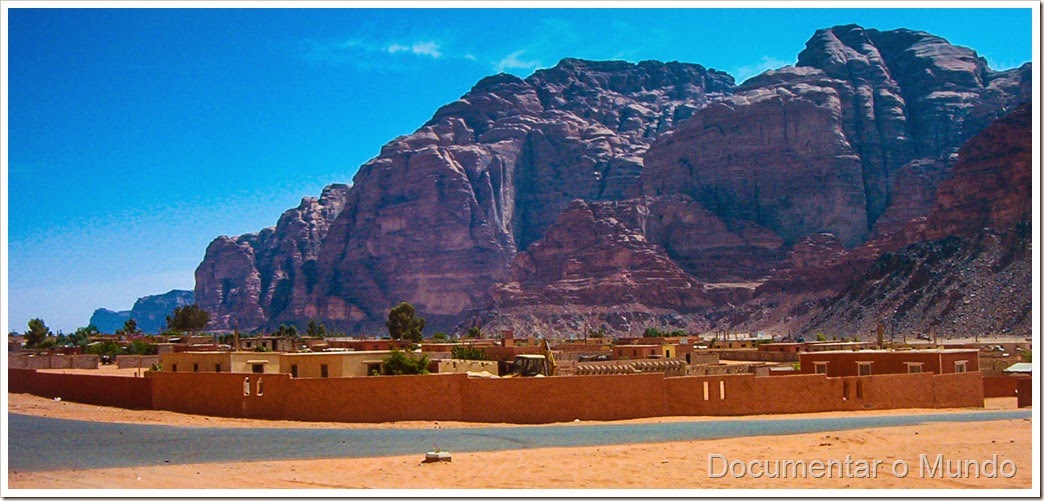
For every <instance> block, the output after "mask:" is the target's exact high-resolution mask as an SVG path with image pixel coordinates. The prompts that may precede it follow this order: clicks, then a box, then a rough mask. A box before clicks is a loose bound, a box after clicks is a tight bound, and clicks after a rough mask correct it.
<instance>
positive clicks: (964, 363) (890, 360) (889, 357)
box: [798, 349, 979, 377]
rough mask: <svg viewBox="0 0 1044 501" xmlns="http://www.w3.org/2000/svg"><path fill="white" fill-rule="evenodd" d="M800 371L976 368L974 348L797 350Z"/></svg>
mask: <svg viewBox="0 0 1044 501" xmlns="http://www.w3.org/2000/svg"><path fill="white" fill-rule="evenodd" d="M798 359H799V361H800V363H801V371H800V372H801V373H802V374H826V375H827V376H829V377H845V376H875V375H878V374H907V373H917V372H929V373H932V374H952V373H960V372H976V371H978V370H979V352H978V350H939V349H932V350H903V351H891V350H859V351H820V352H808V353H800V354H798Z"/></svg>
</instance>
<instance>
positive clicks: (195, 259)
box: [4, 8, 1032, 332]
mask: <svg viewBox="0 0 1044 501" xmlns="http://www.w3.org/2000/svg"><path fill="white" fill-rule="evenodd" d="M1031 16H1032V11H1031V10H1030V9H1028V8H1026V9H1018V10H1015V9H930V10H929V9H731V10H730V9H647V10H618V9H585V10H578V9H540V10H538V9H521V10H518V9H511V10H508V9H485V10H473V9H445V10H439V9H423V10H422V9H321V10H320V9H301V10H281V9H233V10H225V9H220V10H219V9H193V10H187V9H121V10H104V9H11V10H9V26H8V27H7V29H5V32H6V33H7V34H8V36H9V58H8V71H7V72H5V75H7V77H8V84H9V87H8V88H9V109H8V110H7V111H8V119H9V132H8V137H7V142H6V146H7V147H8V148H9V149H8V163H7V165H6V166H5V167H6V175H7V179H6V182H7V183H8V188H9V197H8V204H9V213H8V218H9V219H8V228H7V230H8V256H9V275H8V276H7V277H5V278H6V279H7V280H8V281H9V282H8V285H9V297H7V298H5V299H4V300H5V301H7V304H8V318H7V319H6V320H9V324H7V325H5V328H9V329H15V330H17V331H19V332H21V331H23V330H25V325H26V322H27V321H28V320H29V319H30V318H33V317H41V318H43V319H44V320H45V321H46V322H47V324H48V326H50V327H51V328H52V329H62V330H65V331H67V332H69V331H72V330H73V329H75V328H76V327H78V326H82V325H86V323H87V321H88V319H89V318H90V315H91V313H92V311H93V310H94V309H95V308H99V307H105V308H110V309H115V310H118V309H130V307H131V306H132V304H133V303H134V301H135V299H136V298H138V297H141V296H144V295H149V294H159V293H163V292H166V291H167V290H170V289H172V288H180V289H192V287H193V285H194V279H193V272H194V270H195V267H196V266H197V265H198V264H199V262H200V261H201V260H202V258H203V253H204V250H205V249H206V246H207V244H208V243H209V242H210V241H211V240H212V239H213V238H214V237H216V236H218V235H238V234H241V233H245V232H252V231H257V230H259V229H261V228H263V227H266V226H271V225H273V224H275V221H276V219H277V218H278V216H279V214H280V213H282V211H284V210H285V209H287V208H290V207H293V206H296V205H297V204H298V203H299V201H300V199H301V197H303V196H317V195H318V194H319V192H320V191H321V190H322V187H323V186H325V185H326V184H329V183H332V182H350V180H351V178H352V176H353V175H354V174H355V171H356V169H357V168H358V166H359V165H360V164H362V163H364V162H365V161H366V160H368V159H370V158H372V157H373V156H375V155H376V154H377V153H378V152H379V150H380V147H381V145H383V144H384V143H386V142H387V141H388V140H390V139H392V138H394V137H395V136H398V135H401V134H407V133H410V132H412V131H413V130H415V129H416V128H417V127H418V126H420V125H421V124H422V123H423V122H425V121H426V120H427V119H428V118H430V117H431V115H432V113H433V112H434V111H435V110H436V109H437V108H438V107H439V106H440V105H442V104H445V103H448V102H451V101H453V100H455V99H456V98H458V97H459V96H460V95H462V94H464V93H465V92H467V91H468V89H469V88H470V87H471V85H472V84H474V83H475V82H476V81H477V80H479V79H480V78H482V77H483V76H486V75H489V74H493V73H496V72H499V71H505V72H508V73H513V74H516V75H519V76H523V77H524V76H527V75H529V74H530V73H532V71H533V70H534V69H536V68H541V67H548V66H552V65H554V64H555V63H556V62H557V61H558V60H560V59H561V58H563V57H580V58H588V59H625V60H628V61H634V62H637V61H640V60H644V59H657V60H663V61H670V60H679V61H685V62H693V63H699V64H702V65H704V66H707V67H711V68H716V69H720V70H725V71H728V72H729V73H731V74H732V75H734V76H736V77H737V80H742V79H744V78H746V77H749V76H753V75H755V74H757V73H759V72H761V71H763V70H765V69H769V68H776V67H779V66H783V65H786V64H792V63H794V62H795V61H796V59H797V54H798V52H800V51H801V49H802V48H803V47H804V43H805V41H806V40H808V38H809V37H810V36H811V35H812V34H813V32H814V31H815V30H816V29H818V28H826V27H830V26H835V25H840V24H849V23H856V24H860V25H862V26H864V27H868V28H878V29H893V28H899V27H904V28H911V29H918V30H924V31H928V32H931V33H935V34H937V35H940V36H943V37H945V38H947V39H948V40H950V41H951V42H953V43H955V44H959V45H965V46H968V47H971V48H973V49H975V50H977V51H978V52H979V53H980V54H981V55H983V56H984V57H986V58H987V60H988V61H989V62H990V64H991V66H992V67H994V68H995V69H1002V68H1010V67H1014V66H1018V65H1020V64H1022V63H1023V62H1026V61H1029V60H1030V59H1031V54H1032V38H1031V34H1032V24H1031V23H1032V17H1031Z"/></svg>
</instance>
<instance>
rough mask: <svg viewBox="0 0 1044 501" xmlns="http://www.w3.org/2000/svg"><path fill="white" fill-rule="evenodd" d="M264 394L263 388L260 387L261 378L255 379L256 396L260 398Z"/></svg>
mask: <svg viewBox="0 0 1044 501" xmlns="http://www.w3.org/2000/svg"><path fill="white" fill-rule="evenodd" d="M264 394H265V389H264V387H263V386H261V378H257V396H259V397H260V396H261V395H264Z"/></svg>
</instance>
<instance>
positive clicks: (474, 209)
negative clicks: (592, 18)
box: [197, 59, 733, 329]
mask: <svg viewBox="0 0 1044 501" xmlns="http://www.w3.org/2000/svg"><path fill="white" fill-rule="evenodd" d="M732 86H733V80H732V77H730V76H728V75H726V74H724V73H720V72H715V71H713V70H707V69H705V68H703V67H702V66H699V65H693V64H682V63H666V64H664V63H659V62H652V61H649V62H642V63H639V64H631V63H626V62H621V61H609V62H592V61H582V60H576V59H565V60H563V61H562V62H560V63H559V64H558V65H557V66H555V67H554V68H550V69H546V70H539V71H537V72H536V73H534V74H533V75H532V76H530V77H529V78H527V79H525V80H522V79H519V78H516V77H513V76H510V75H505V74H501V75H496V76H492V77H488V78H485V79H483V80H481V81H480V82H478V83H477V84H476V85H475V86H474V87H473V88H472V90H471V91H470V92H468V93H467V94H465V95H464V96H462V97H461V99H460V100H458V101H456V102H453V103H450V104H448V105H446V106H444V107H442V108H441V109H439V110H438V111H437V112H436V113H435V115H434V116H433V118H432V119H431V120H430V121H429V122H428V123H427V124H425V125H424V126H423V127H421V128H420V129H419V130H417V131H416V132H415V133H413V134H410V135H408V136H403V137H400V138H397V139H395V140H393V141H392V142H390V143H389V144H387V145H385V146H384V148H382V150H381V154H380V155H379V156H378V157H377V158H375V159H373V160H371V161H370V162H367V163H366V164H365V165H363V166H362V167H361V168H360V169H359V172H358V174H357V175H356V177H355V179H354V188H353V189H352V190H351V193H350V194H349V195H347V196H346V198H345V202H344V208H343V210H342V211H341V212H340V213H339V216H338V217H337V218H336V220H334V218H331V217H325V216H324V217H321V218H317V221H318V220H321V221H325V222H327V223H330V221H333V222H332V223H330V227H329V230H328V231H329V238H327V239H325V240H323V239H322V238H319V239H316V238H313V236H319V235H321V234H322V233H323V232H322V231H320V230H321V228H319V227H316V228H312V229H309V230H308V231H304V230H300V229H298V230H295V228H298V226H294V225H291V224H286V225H284V224H283V221H282V220H281V221H280V225H277V227H276V228H275V229H274V230H271V231H269V230H265V231H262V232H261V233H259V234H258V235H256V236H251V235H245V236H243V237H238V238H237V239H230V240H231V241H222V242H218V241H215V243H214V244H212V247H213V253H210V252H209V251H208V256H210V255H213V256H214V259H218V260H220V259H226V258H227V259H230V260H232V261H234V262H236V263H239V264H240V265H236V266H228V265H218V264H216V263H214V262H212V261H214V259H210V258H208V259H205V260H204V263H203V265H201V267H200V271H198V272H197V276H199V277H202V280H199V281H198V283H199V284H201V285H199V286H198V289H199V292H201V294H200V297H201V298H204V299H203V300H202V301H203V304H204V307H205V308H207V309H208V310H214V311H217V312H218V315H217V317H218V318H219V319H221V320H218V321H217V323H216V324H215V325H227V321H228V318H231V317H239V318H240V320H241V324H240V325H241V327H244V326H247V325H249V326H258V325H264V324H268V325H275V324H278V323H280V322H283V321H302V320H304V319H307V318H311V317H317V318H322V319H325V320H328V321H331V323H332V324H334V325H339V326H341V327H344V328H349V329H362V328H370V327H379V326H380V325H381V318H382V317H383V316H384V315H386V312H387V309H388V308H389V307H391V306H392V305H394V304H395V303H397V302H399V301H409V302H411V303H413V304H415V305H416V306H417V307H418V309H419V310H420V312H421V314H423V315H427V316H428V317H429V321H431V320H433V319H434V320H435V322H434V323H433V325H439V322H438V319H439V318H443V317H445V318H451V317H456V316H458V315H460V314H461V312H463V311H466V310H468V309H471V308H476V307H480V306H483V305H484V304H485V303H486V302H488V289H489V287H490V286H492V285H493V284H494V283H496V282H498V281H500V280H503V279H505V278H506V277H507V274H508V265H509V263H510V262H511V260H512V258H513V257H514V256H515V254H516V253H517V252H518V250H519V249H523V248H525V247H526V246H528V245H529V244H531V243H532V242H534V241H537V240H538V239H540V238H541V237H542V236H543V233H544V231H545V230H546V229H547V227H548V226H550V225H551V224H552V223H553V222H554V221H555V219H556V218H557V217H558V215H559V214H560V213H561V212H562V211H563V210H564V209H565V208H566V206H567V205H568V203H569V202H570V201H572V200H574V199H585V200H617V199H622V198H625V197H629V196H635V195H639V194H640V193H641V189H640V186H639V179H640V174H641V170H642V159H641V154H642V153H643V152H644V151H645V150H646V149H647V148H648V145H649V144H650V142H651V141H652V140H653V139H654V138H655V137H656V136H657V135H658V134H660V133H661V132H662V131H664V130H668V129H669V128H670V127H672V126H673V125H674V124H675V123H676V122H678V121H680V120H683V119H685V118H687V117H688V116H690V115H691V114H692V113H693V111H695V110H697V109H699V108H701V107H703V106H705V105H706V104H707V103H708V102H710V101H711V100H713V99H717V98H718V97H720V96H721V95H723V94H725V93H728V92H730V91H731V88H732ZM309 210H311V209H308V210H306V208H305V207H302V208H299V209H298V211H305V212H308V211H309ZM312 212H315V211H314V210H313V211H312ZM288 214H289V213H288ZM287 217H291V219H293V218H297V217H298V216H296V215H289V216H288V215H284V219H285V218H287ZM283 227H285V228H283ZM281 228H282V229H281ZM295 231H297V233H295ZM302 231H303V233H301V232H302ZM298 233H301V234H298ZM298 241H300V242H302V244H301V245H295V244H294V242H298ZM298 248H299V250H295V249H298ZM313 258H315V259H314V260H313ZM248 262H254V263H255V265H254V270H251V269H250V266H248V265H247V264H246V263H248ZM218 268H224V269H218ZM313 270H314V272H313ZM255 272H256V277H255V276H254V274H255ZM223 284H227V285H223ZM230 291H231V292H230ZM255 297H256V299H255ZM255 302H256V303H257V306H256V307H255V306H254V303H255ZM429 323H431V322H429Z"/></svg>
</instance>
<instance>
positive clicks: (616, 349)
mask: <svg viewBox="0 0 1044 501" xmlns="http://www.w3.org/2000/svg"><path fill="white" fill-rule="evenodd" d="M677 355H678V347H677V346H675V345H673V344H623V345H617V346H613V360H640V359H646V358H675V357H676V356H677Z"/></svg>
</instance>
